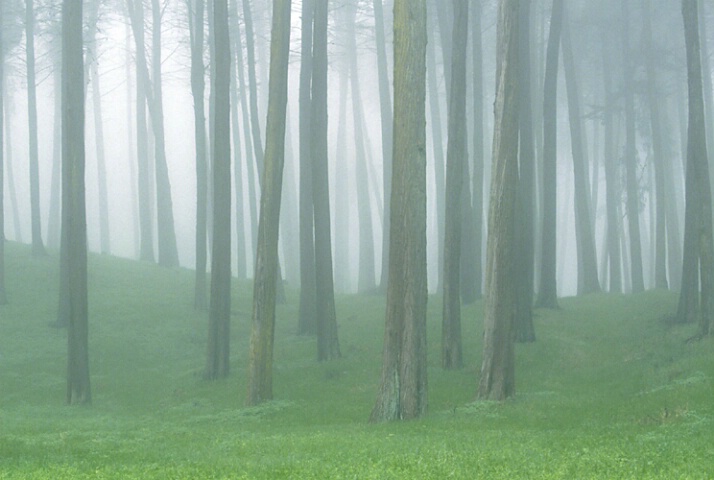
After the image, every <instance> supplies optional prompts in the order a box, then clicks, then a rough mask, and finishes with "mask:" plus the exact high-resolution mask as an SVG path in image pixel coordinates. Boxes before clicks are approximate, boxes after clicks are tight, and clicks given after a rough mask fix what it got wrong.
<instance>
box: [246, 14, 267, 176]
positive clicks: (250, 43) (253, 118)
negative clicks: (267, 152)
mask: <svg viewBox="0 0 714 480" xmlns="http://www.w3.org/2000/svg"><path fill="white" fill-rule="evenodd" d="M243 22H244V25H245V47H246V52H247V56H248V87H249V90H250V127H251V132H252V134H253V147H254V149H255V163H256V165H257V166H258V178H260V179H261V180H262V178H263V156H264V152H263V140H262V137H261V135H260V117H259V115H258V86H257V80H256V79H255V34H254V33H253V12H252V10H251V7H250V0H243Z"/></svg>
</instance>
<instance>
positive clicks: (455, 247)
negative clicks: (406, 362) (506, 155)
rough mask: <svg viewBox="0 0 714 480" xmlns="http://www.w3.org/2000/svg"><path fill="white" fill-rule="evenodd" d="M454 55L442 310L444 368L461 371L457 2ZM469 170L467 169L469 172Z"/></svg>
mask: <svg viewBox="0 0 714 480" xmlns="http://www.w3.org/2000/svg"><path fill="white" fill-rule="evenodd" d="M453 7H454V29H453V40H452V46H453V55H452V57H451V61H452V64H451V75H450V77H451V88H450V90H449V91H450V95H451V97H450V98H449V123H448V135H449V139H448V142H447V146H446V196H445V207H446V208H445V211H444V212H439V214H443V215H444V273H443V286H444V294H443V310H442V323H441V366H442V367H443V368H446V369H457V368H461V366H462V364H463V358H462V353H461V284H460V282H461V270H460V267H461V223H462V218H461V207H462V196H461V192H462V188H463V183H464V181H463V180H464V167H465V165H466V164H467V163H468V153H467V147H466V44H467V41H468V20H469V5H468V3H467V0H454V1H453ZM467 171H468V170H467Z"/></svg>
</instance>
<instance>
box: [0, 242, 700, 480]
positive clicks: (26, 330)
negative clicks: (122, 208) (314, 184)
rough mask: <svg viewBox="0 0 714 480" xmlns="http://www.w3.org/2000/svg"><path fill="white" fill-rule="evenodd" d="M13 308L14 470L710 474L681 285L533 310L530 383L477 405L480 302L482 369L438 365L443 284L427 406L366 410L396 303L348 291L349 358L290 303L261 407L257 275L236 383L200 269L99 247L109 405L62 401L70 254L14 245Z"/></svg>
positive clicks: (0, 463) (97, 308) (95, 352)
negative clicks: (407, 418)
mask: <svg viewBox="0 0 714 480" xmlns="http://www.w3.org/2000/svg"><path fill="white" fill-rule="evenodd" d="M6 262H7V265H6V271H7V284H8V285H7V286H8V296H9V299H10V301H11V303H10V304H9V305H7V306H3V307H0V479H10V478H12V479H14V478H50V479H81V478H117V479H119V478H121V479H126V478H137V479H151V478H156V479H164V478H175V479H178V478H187V479H189V478H191V479H196V478H251V479H252V478H258V479H275V478H294V479H328V478H329V479H331V478H335V479H339V478H344V479H369V478H374V479H396V478H407V479H418V478H435V479H446V478H467V479H471V478H488V479H491V478H509V479H511V478H529V479H532V478H563V479H574V478H608V479H610V478H633V479H640V478H662V479H674V478H707V477H710V476H712V475H714V463H712V459H714V388H713V384H712V372H714V368H713V367H714V344H713V341H712V340H711V339H705V340H702V341H697V342H689V343H687V342H686V339H687V338H689V337H691V336H692V335H693V334H694V333H695V331H696V327H695V326H672V325H668V324H667V322H666V321H665V320H664V319H665V318H666V317H667V315H668V314H671V312H672V311H673V309H674V307H675V305H676V295H674V294H672V293H668V292H647V293H645V294H640V295H634V296H620V295H593V296H587V297H584V298H579V299H563V300H562V307H563V308H562V309H561V310H559V311H545V310H538V311H536V319H535V322H536V329H537V335H538V341H537V342H536V343H534V344H531V345H518V347H517V371H516V375H517V391H518V393H517V396H516V398H515V399H513V400H511V401H507V402H504V403H491V402H474V393H475V390H476V385H477V382H478V374H479V365H480V355H481V331H482V320H481V304H480V303H479V304H476V305H474V306H468V307H465V309H464V311H463V327H464V329H463V335H464V349H465V365H466V367H465V368H464V369H462V370H460V371H456V372H445V371H443V370H441V368H440V367H439V366H438V359H439V341H440V312H441V308H440V299H439V297H438V296H433V297H431V298H430V299H429V365H430V370H429V412H430V413H429V415H428V416H427V417H426V418H424V419H422V420H418V421H411V422H402V423H390V424H381V425H371V424H368V423H367V419H368V417H369V412H370V409H371V407H372V403H373V401H374V397H375V393H376V390H377V386H378V381H379V373H380V361H381V347H382V331H383V317H384V299H383V298H382V297H379V296H367V297H357V296H339V297H338V299H337V308H338V317H339V318H338V322H339V329H340V330H339V331H340V341H341V347H342V353H343V358H341V359H339V360H337V361H334V362H328V363H317V362H316V361H315V357H316V345H315V341H314V339H312V338H304V337H296V336H295V335H294V334H293V332H294V331H295V327H296V318H297V292H294V291H288V302H287V304H286V305H281V306H279V308H278V322H277V331H276V344H275V374H274V392H275V398H276V399H275V400H274V401H272V402H269V403H267V404H265V405H263V406H260V407H254V408H245V407H244V406H243V404H244V397H245V392H246V384H245V379H246V371H247V361H246V359H247V349H248V336H249V317H250V311H251V298H250V293H251V289H250V285H249V284H248V283H239V284H236V285H234V290H233V291H234V299H233V312H234V316H233V324H232V334H231V335H232V339H231V348H232V357H231V358H232V369H233V373H232V375H231V376H230V378H229V379H227V380H224V381H218V382H207V381H204V380H203V379H202V377H201V373H202V368H203V362H204V354H205V343H206V340H205V339H206V328H207V318H206V314H200V313H195V312H193V310H192V308H191V304H192V292H193V290H192V282H193V275H192V273H191V272H189V271H185V270H165V269H161V268H159V267H156V266H153V265H148V264H142V263H136V262H131V261H127V260H120V259H116V258H110V257H100V256H91V257H90V266H89V276H90V314H91V319H90V350H91V352H90V355H91V372H92V390H93V405H92V406H91V407H67V406H65V405H64V393H65V368H66V367H65V357H66V334H65V332H64V331H62V330H56V329H53V328H50V327H49V326H48V325H49V323H51V322H52V321H53V320H54V315H55V308H56V302H57V278H58V272H57V263H58V262H57V258H56V257H54V256H50V257H46V258H39V259H35V258H32V257H31V255H30V251H29V248H27V247H25V246H19V245H16V244H12V243H10V244H9V245H8V249H7V258H6Z"/></svg>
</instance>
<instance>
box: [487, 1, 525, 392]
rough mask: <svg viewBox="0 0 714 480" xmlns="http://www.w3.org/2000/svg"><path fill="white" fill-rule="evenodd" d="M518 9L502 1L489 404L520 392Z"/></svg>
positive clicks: (490, 254)
mask: <svg viewBox="0 0 714 480" xmlns="http://www.w3.org/2000/svg"><path fill="white" fill-rule="evenodd" d="M518 4H519V1H518V0H501V1H500V2H499V7H498V25H497V50H496V52H497V53H496V65H497V72H496V102H495V105H494V106H495V122H494V133H493V176H492V179H491V201H490V204H489V211H488V242H487V247H486V248H487V250H486V295H485V298H484V319H483V322H484V335H483V361H482V363H481V379H480V382H479V385H478V392H477V396H478V398H479V399H483V400H503V399H506V398H508V397H511V396H513V395H515V393H516V384H515V352H514V342H513V324H514V315H515V304H516V294H517V291H516V284H517V282H516V278H515V274H516V270H515V264H514V252H515V221H514V220H515V212H516V190H517V188H518V66H519V65H518V63H519V62H518V60H519V58H518V33H519V32H518V23H519V11H518Z"/></svg>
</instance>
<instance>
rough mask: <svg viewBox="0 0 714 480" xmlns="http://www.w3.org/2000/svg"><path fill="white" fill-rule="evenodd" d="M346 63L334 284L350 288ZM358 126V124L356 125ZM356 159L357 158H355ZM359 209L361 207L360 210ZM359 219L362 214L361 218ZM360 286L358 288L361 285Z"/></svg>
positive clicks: (341, 102) (341, 104)
mask: <svg viewBox="0 0 714 480" xmlns="http://www.w3.org/2000/svg"><path fill="white" fill-rule="evenodd" d="M343 10H344V11H343V12H342V16H343V17H346V18H344V19H343V20H342V21H343V22H344V23H343V24H342V25H344V27H343V28H344V29H345V30H347V29H348V28H349V23H348V22H354V16H352V18H350V16H349V15H345V13H349V10H351V9H350V8H345V9H343ZM349 50H350V48H349V47H348V48H346V49H345V57H346V56H347V55H350V54H351V52H349ZM342 63H344V65H341V66H340V67H338V68H336V70H337V71H338V72H339V73H338V75H339V85H340V86H339V89H340V93H339V106H338V113H337V139H336V141H335V158H336V159H343V158H344V160H341V161H337V162H335V172H334V174H333V178H334V181H335V191H337V192H340V194H338V195H335V216H334V219H335V235H334V239H335V260H336V261H337V265H336V266H335V287H336V288H337V289H338V290H342V291H348V289H349V288H350V280H351V279H352V272H351V266H350V263H351V262H350V260H351V259H350V252H351V249H350V223H352V222H351V220H352V215H350V214H349V213H350V203H351V197H352V195H351V194H350V190H349V188H350V186H351V185H353V184H354V182H351V180H353V179H354V176H355V175H354V174H353V173H352V172H351V171H350V166H351V165H352V164H354V163H356V161H352V158H351V157H350V156H349V155H346V154H345V152H350V153H352V152H353V151H354V149H353V148H352V147H351V146H350V147H348V146H347V131H348V128H349V127H348V125H347V96H348V94H349V76H350V73H351V72H350V70H349V69H350V68H351V65H350V64H349V63H347V62H346V61H345V60H342ZM354 129H356V127H354ZM355 160H356V159H355ZM337 212H342V214H341V215H340V214H337ZM358 212H359V209H358ZM358 218H359V217H358ZM358 288H359V287H358Z"/></svg>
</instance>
